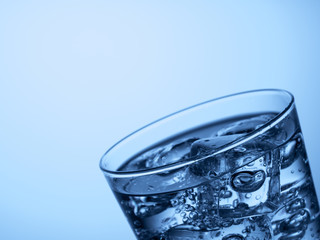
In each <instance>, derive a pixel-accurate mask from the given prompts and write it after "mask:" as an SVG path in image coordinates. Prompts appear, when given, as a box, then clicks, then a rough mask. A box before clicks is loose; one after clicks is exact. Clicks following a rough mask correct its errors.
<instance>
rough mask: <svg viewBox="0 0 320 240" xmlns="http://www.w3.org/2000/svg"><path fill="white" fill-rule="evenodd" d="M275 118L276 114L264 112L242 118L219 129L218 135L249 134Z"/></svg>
mask: <svg viewBox="0 0 320 240" xmlns="http://www.w3.org/2000/svg"><path fill="white" fill-rule="evenodd" d="M272 118H274V114H263V115H259V116H257V117H252V118H249V119H244V120H240V121H237V122H233V123H231V124H229V126H227V127H225V128H223V129H221V130H219V131H218V132H217V136H225V135H234V134H247V133H250V132H252V131H253V130H255V129H258V128H259V127H261V126H262V125H263V124H265V123H266V122H268V121H270V120H271V119H272Z"/></svg>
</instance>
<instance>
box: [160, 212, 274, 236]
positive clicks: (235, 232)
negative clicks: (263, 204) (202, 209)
mask: <svg viewBox="0 0 320 240" xmlns="http://www.w3.org/2000/svg"><path fill="white" fill-rule="evenodd" d="M216 221H217V222H219V226H217V227H216V228H215V229H212V230H206V229H199V228H197V227H193V226H190V225H180V226H177V227H175V228H172V229H170V230H169V231H168V232H167V233H166V237H167V238H166V239H169V240H188V239H189V240H191V239H192V240H193V239H199V240H200V239H201V240H209V239H216V240H244V239H246V240H255V239H264V240H270V239H272V234H271V228H270V223H269V222H270V221H269V219H268V218H267V217H250V218H241V219H240V218H238V219H237V218H234V219H231V218H229V219H216Z"/></svg>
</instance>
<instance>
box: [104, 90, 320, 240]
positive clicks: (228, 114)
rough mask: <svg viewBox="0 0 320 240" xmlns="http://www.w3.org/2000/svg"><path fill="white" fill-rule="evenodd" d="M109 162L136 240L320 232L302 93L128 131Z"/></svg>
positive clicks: (260, 94)
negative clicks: (301, 116) (298, 97)
mask: <svg viewBox="0 0 320 240" xmlns="http://www.w3.org/2000/svg"><path fill="white" fill-rule="evenodd" d="M100 167H101V169H102V171H103V173H104V175H105V177H106V179H107V181H108V183H109V185H110V187H111V188H112V190H113V193H114V195H115V196H116V198H117V200H118V202H119V204H120V206H121V208H122V210H123V212H124V214H125V215H126V217H127V219H128V221H129V223H130V225H131V228H132V229H133V231H134V233H135V235H136V237H137V239H141V240H148V239H154V240H155V239H159V240H160V239H162V240H164V239H166V240H170V239H173V240H178V239H181V240H188V239H202V240H205V239H217V240H244V239H246V240H257V239H260V240H263V239H264V240H265V239H279V240H280V239H281V240H284V239H306V240H310V239H320V227H319V219H320V218H319V205H318V200H317V196H316V192H315V188H314V185H313V180H312V176H311V172H310V167H309V161H308V157H307V154H306V150H305V146H304V141H303V136H302V133H301V128H300V124H299V120H298V116H297V112H296V108H295V104H294V98H293V96H292V95H291V94H290V93H288V92H287V91H283V90H271V89H270V90H268V89H267V90H257V91H249V92H244V93H239V94H234V95H230V96H226V97H222V98H218V99H214V100H211V101H208V102H204V103H201V104H198V105H196V106H193V107H190V108H187V109H184V110H182V111H179V112H176V113H174V114H171V115H169V116H167V117H164V118H162V119H160V120H158V121H155V122H153V123H151V124H149V125H147V126H145V127H143V128H141V129H139V130H138V131H136V132H134V133H132V134H130V135H129V136H127V137H125V138H124V139H122V140H121V141H119V142H118V143H116V144H115V145H114V146H113V147H111V148H110V149H109V150H108V151H107V152H106V153H105V154H104V156H103V157H102V159H101V162H100Z"/></svg>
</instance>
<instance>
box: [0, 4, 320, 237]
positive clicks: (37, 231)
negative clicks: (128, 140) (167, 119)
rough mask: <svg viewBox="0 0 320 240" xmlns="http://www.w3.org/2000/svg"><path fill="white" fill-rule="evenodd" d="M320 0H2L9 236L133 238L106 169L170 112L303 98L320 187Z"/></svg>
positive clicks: (1, 139)
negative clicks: (263, 98)
mask: <svg viewBox="0 0 320 240" xmlns="http://www.w3.org/2000/svg"><path fill="white" fill-rule="evenodd" d="M319 12H320V1H313V0H311V1H228V0H227V1H209V0H208V1H202V0H201V1H166V0H162V1H122V0H121V1H98V0H91V1H71V0H64V1H31V0H30V1H27V0H26V1H22V0H21V1H4V0H2V1H0V113H1V115H0V130H1V134H0V163H1V165H0V190H1V194H0V239H4V240H12V239H25V240H27V239H30V240H31V239H32V240H38V239H39V240H40V239H41V240H42V239H47V240H50V239H63V240H64V239H66V240H67V239H68V240H69V239H77V240H82V239H83V240H87V239H90V240H95V239H97V240H98V239H99V240H100V239H101V240H103V239H113V240H115V239H133V238H134V237H133V234H132V233H131V230H130V228H129V225H128V224H127V222H126V220H125V218H124V216H123V214H122V212H121V210H120V208H119V207H118V204H117V203H116V200H115V199H114V197H113V195H112V193H111V191H110V189H109V187H108V185H107V183H106V181H105V179H104V177H103V175H102V173H101V172H100V170H99V168H98V163H99V159H100V157H101V155H102V154H103V153H104V152H105V151H106V150H107V148H108V147H110V146H111V145H112V144H113V143H115V142H116V141H118V140H119V139H120V138H122V137H124V136H125V135H127V134H128V133H130V132H132V131H133V130H136V129H137V128H139V127H141V126H143V125H145V124H147V123H149V122H150V121H153V120H155V119H157V118H159V117H162V116H164V115H167V114H169V113H172V112H174V111H176V110H179V109H181V108H185V107H188V106H189V105H193V104H196V103H199V102H202V101H205V100H208V99H212V98H216V97H219V96H223V95H226V94H231V93H235V92H240V91H244V90H251V89H258V88H283V89H287V90H289V91H291V92H292V93H293V94H294V95H295V97H296V103H297V107H298V113H299V116H300V121H301V125H302V129H303V132H304V136H305V141H306V145H307V150H308V154H309V157H310V161H311V167H312V170H313V175H314V181H315V184H316V187H317V191H318V193H320V174H319V169H320V168H319V167H320V162H319V157H320V148H319V140H318V139H319V138H318V136H319V135H320V128H319V122H320V114H319V110H320V107H319V104H320V93H319V90H320V87H319V77H320V61H319V60H320V44H319V43H320V27H319V25H320V14H319Z"/></svg>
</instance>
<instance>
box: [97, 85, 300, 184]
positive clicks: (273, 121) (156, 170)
mask: <svg viewBox="0 0 320 240" xmlns="http://www.w3.org/2000/svg"><path fill="white" fill-rule="evenodd" d="M259 92H274V93H284V94H287V95H288V96H289V97H290V101H289V103H288V104H287V105H286V107H284V108H283V110H282V111H280V112H279V113H278V114H276V115H275V116H274V117H273V118H272V119H271V120H269V121H267V122H265V123H263V124H262V125H261V126H260V127H259V128H257V129H255V130H253V131H252V132H250V133H247V134H245V135H244V136H243V137H242V138H240V139H237V140H236V141H232V142H230V143H227V144H225V145H223V146H222V147H221V149H220V148H219V149H218V151H216V152H214V153H212V154H210V155H206V156H204V157H201V158H197V159H190V160H189V161H183V162H179V161H178V162H174V163H170V164H166V165H161V166H158V167H153V168H147V169H142V170H133V171H113V170H109V169H107V168H105V167H103V166H102V164H103V162H104V161H105V159H106V157H107V156H108V153H110V152H111V151H112V150H113V149H114V148H115V147H117V146H118V145H120V144H121V143H123V142H124V141H125V140H127V139H128V138H130V137H132V136H134V135H136V133H139V132H141V131H142V130H145V129H147V128H149V127H152V126H153V125H155V124H156V123H159V122H161V121H164V120H167V119H169V118H171V117H173V116H176V115H178V114H180V113H182V112H186V111H188V110H191V109H196V108H197V107H200V106H203V105H206V104H209V103H213V102H217V101H219V100H223V99H227V98H231V97H235V96H240V95H247V94H251V93H259ZM293 104H294V96H293V94H291V93H290V92H289V91H287V90H283V89H274V88H270V89H257V90H249V91H243V92H239V93H234V94H229V95H225V96H222V97H218V98H213V99H210V100H207V101H204V102H201V103H198V104H195V105H192V106H189V107H187V108H183V109H181V110H178V111H176V112H173V113H171V114H168V115H166V116H164V117H162V118H159V119H157V120H155V121H153V122H150V123H149V124H147V125H144V126H143V127H141V128H139V129H137V130H135V131H133V132H132V133H130V134H128V135H127V136H125V137H124V138H122V139H120V140H119V141H118V142H116V143H115V144H113V145H112V146H111V147H110V148H109V149H108V150H107V151H106V152H105V153H104V154H103V155H102V157H101V159H100V164H99V166H100V169H101V170H102V171H103V172H105V173H107V174H109V175H113V176H117V177H120V178H126V177H135V176H142V175H150V174H156V173H161V172H164V171H169V170H174V169H178V168H182V167H185V166H188V165H191V164H194V163H196V162H199V161H201V160H204V159H207V158H208V157H212V156H215V155H217V154H220V153H222V152H224V151H227V150H230V149H232V148H235V147H237V146H239V145H241V144H243V143H245V142H247V141H249V140H250V139H253V138H255V137H256V136H258V135H260V134H262V133H264V132H266V131H268V130H269V129H270V128H272V127H273V126H275V125H276V124H278V123H279V122H280V121H281V120H282V119H284V118H285V117H286V114H287V113H288V112H289V110H290V109H291V108H292V106H293ZM128 160H129V159H128Z"/></svg>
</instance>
